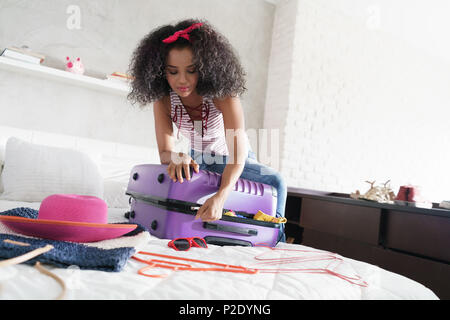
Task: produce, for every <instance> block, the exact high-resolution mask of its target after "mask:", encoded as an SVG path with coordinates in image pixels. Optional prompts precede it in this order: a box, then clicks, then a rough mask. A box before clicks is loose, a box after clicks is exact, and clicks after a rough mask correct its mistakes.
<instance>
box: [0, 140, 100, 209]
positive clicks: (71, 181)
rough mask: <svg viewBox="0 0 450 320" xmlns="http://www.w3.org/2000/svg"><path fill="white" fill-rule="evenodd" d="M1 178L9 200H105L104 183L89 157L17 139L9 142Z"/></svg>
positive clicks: (65, 149) (72, 151) (4, 194)
mask: <svg viewBox="0 0 450 320" xmlns="http://www.w3.org/2000/svg"><path fill="white" fill-rule="evenodd" d="M1 178H2V182H3V188H4V191H3V194H2V195H1V196H0V199H5V200H16V201H27V202H39V201H42V200H43V199H44V198H45V197H47V196H49V195H51V194H55V193H72V194H80V195H91V196H96V197H99V198H103V179H102V177H101V175H100V172H99V169H98V167H97V165H96V164H95V163H94V162H93V161H92V159H90V158H89V156H88V155H87V154H85V153H82V152H80V151H77V150H73V149H68V148H58V147H50V146H43V145H37V144H33V143H29V142H26V141H23V140H20V139H18V138H15V137H11V138H9V139H8V141H7V142H6V148H5V163H4V168H3V172H2V176H1Z"/></svg>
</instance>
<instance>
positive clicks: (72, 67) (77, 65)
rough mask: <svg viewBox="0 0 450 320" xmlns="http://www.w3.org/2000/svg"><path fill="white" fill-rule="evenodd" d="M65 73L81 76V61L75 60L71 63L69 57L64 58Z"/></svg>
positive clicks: (82, 66)
mask: <svg viewBox="0 0 450 320" xmlns="http://www.w3.org/2000/svg"><path fill="white" fill-rule="evenodd" d="M66 71H69V72H72V73H76V74H83V73H84V65H83V63H82V62H81V59H80V58H77V59H76V60H75V61H72V60H70V58H69V57H66Z"/></svg>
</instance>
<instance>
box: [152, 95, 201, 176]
mask: <svg viewBox="0 0 450 320" xmlns="http://www.w3.org/2000/svg"><path fill="white" fill-rule="evenodd" d="M169 106H170V102H169V101H168V100H167V98H162V99H161V100H158V101H155V103H154V104H153V115H154V118H155V132H156V141H157V143H158V152H159V159H160V161H161V164H168V167H167V172H168V174H169V176H170V178H171V179H172V180H173V181H174V182H176V181H177V179H178V180H180V182H181V183H182V182H183V177H182V171H184V173H185V176H186V178H187V179H188V180H190V178H191V177H190V170H189V166H192V167H193V168H194V170H195V171H196V172H198V171H199V165H198V164H197V163H196V162H195V161H194V160H193V159H192V158H191V156H190V155H187V154H183V153H177V152H173V151H172V150H173V148H174V144H175V143H174V139H175V138H174V137H173V126H172V119H171V117H170V107H169Z"/></svg>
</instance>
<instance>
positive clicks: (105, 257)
mask: <svg viewBox="0 0 450 320" xmlns="http://www.w3.org/2000/svg"><path fill="white" fill-rule="evenodd" d="M0 215H8V216H18V217H24V218H31V219H36V218H37V215H38V210H35V209H31V208H23V207H21V208H15V209H11V210H7V211H4V212H0ZM141 232H147V231H145V229H144V228H143V227H142V226H140V225H138V227H137V228H136V229H135V230H133V231H131V232H129V233H127V234H126V235H124V236H123V237H129V236H135V235H138V234H139V233H141ZM5 239H10V240H14V241H19V242H25V243H28V244H30V245H29V246H20V245H16V244H13V243H10V242H5V241H3V240H5ZM47 244H50V245H52V246H53V247H54V248H53V249H52V250H50V251H48V252H46V253H44V254H41V255H39V256H37V257H35V258H33V259H31V260H28V261H26V262H24V263H26V264H30V265H34V264H35V263H36V262H37V261H39V262H41V263H45V264H50V265H54V266H56V267H60V268H67V267H69V266H74V265H75V266H78V267H79V268H80V269H91V270H101V271H109V272H119V271H121V270H122V268H123V267H124V266H125V264H126V262H127V260H128V259H129V258H130V257H131V256H132V255H133V254H134V253H135V248H134V247H120V248H114V249H103V248H97V247H93V246H87V245H84V244H81V243H75V242H68V241H58V240H49V239H40V238H28V237H22V236H19V235H13V234H4V233H0V259H9V258H14V257H17V256H20V255H22V254H25V253H27V252H30V251H32V250H34V249H37V248H39V247H43V246H45V245H47Z"/></svg>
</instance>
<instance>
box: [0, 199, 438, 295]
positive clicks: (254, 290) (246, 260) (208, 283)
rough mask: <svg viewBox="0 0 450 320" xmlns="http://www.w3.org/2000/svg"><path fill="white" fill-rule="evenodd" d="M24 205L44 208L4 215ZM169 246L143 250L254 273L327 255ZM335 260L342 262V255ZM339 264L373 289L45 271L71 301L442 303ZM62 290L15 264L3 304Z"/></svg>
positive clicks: (390, 276) (271, 276)
mask: <svg viewBox="0 0 450 320" xmlns="http://www.w3.org/2000/svg"><path fill="white" fill-rule="evenodd" d="M20 206H24V207H31V208H35V209H38V208H39V203H24V202H12V201H0V211H5V210H8V209H11V208H15V207H20ZM125 211H126V209H112V208H111V209H110V210H109V220H110V222H119V221H125V219H124V217H123V213H124V212H125ZM168 241H169V240H164V239H157V238H155V237H151V238H150V240H149V241H148V243H145V244H143V246H142V247H141V248H140V250H142V251H147V252H154V253H161V254H167V255H172V256H178V257H186V258H190V259H199V260H207V261H213V262H218V263H226V264H232V265H241V266H246V267H251V266H253V267H255V266H256V263H257V262H258V261H257V260H256V259H255V257H256V256H258V255H261V254H263V253H266V252H267V254H265V255H264V256H262V257H264V258H283V257H285V258H286V257H311V256H314V255H317V254H322V253H323V251H319V250H316V249H313V248H310V247H305V246H301V245H294V244H285V243H280V244H279V245H278V246H277V248H280V249H294V250H306V251H307V252H294V251H292V252H289V251H270V249H268V248H257V247H251V248H249V247H230V246H227V247H220V246H214V245H210V246H209V248H208V249H201V248H193V249H191V250H189V251H187V252H177V251H175V250H173V249H170V248H168V246H167V243H168ZM319 252H320V253H319ZM139 256H140V257H144V258H147V259H149V258H151V257H149V256H143V255H139ZM334 256H336V257H341V256H338V255H336V254H334ZM155 258H156V257H155ZM341 258H342V262H341V263H340V264H338V263H337V262H333V263H332V264H331V266H330V267H329V269H330V270H333V271H335V272H338V273H339V274H343V275H346V276H349V277H353V276H359V277H361V279H362V281H365V282H366V283H367V284H368V285H367V286H366V287H362V286H358V285H356V284H352V283H350V282H348V281H345V280H344V279H341V278H339V277H336V276H333V275H331V274H323V273H322V274H311V273H303V272H298V271H297V272H292V273H257V274H238V273H225V272H215V271H207V272H206V271H197V272H194V271H174V270H168V269H161V268H159V269H152V270H149V271H148V272H149V273H150V274H158V273H159V274H167V276H166V277H164V278H149V277H145V276H142V275H139V274H138V273H137V272H138V270H139V269H140V268H142V267H144V266H145V264H143V263H141V262H139V261H136V260H134V259H130V260H129V261H128V263H127V265H126V266H125V268H124V270H123V271H122V272H120V273H114V272H102V271H92V270H80V269H78V268H77V267H76V266H74V267H73V268H72V267H70V268H68V269H61V268H54V267H52V266H46V267H47V268H48V269H49V270H51V271H52V272H54V273H55V274H56V275H58V276H59V277H60V278H62V279H63V280H64V281H65V283H66V287H67V293H66V296H65V298H66V299H196V300H204V299H219V300H225V299H226V300H240V299H255V300H267V299H269V300H272V299H273V300H275V299H438V298H437V296H436V295H435V294H434V293H433V292H432V291H431V290H429V289H428V288H426V287H425V286H423V285H421V284H420V283H418V282H416V281H413V280H411V279H408V278H406V277H403V276H401V275H398V274H395V273H392V272H388V271H386V270H383V269H381V268H379V267H377V266H374V265H371V264H368V263H364V262H360V261H356V260H352V259H348V258H345V257H341ZM178 262H181V263H183V261H178ZM186 263H188V262H186ZM329 264H330V261H310V262H301V263H299V262H297V263H295V264H282V265H272V266H264V268H296V269H298V268H304V269H306V268H308V269H317V268H326V267H327V265H329ZM192 265H193V266H198V265H197V264H192ZM359 283H362V282H361V281H360V282H359ZM60 291H61V287H60V286H59V285H58V283H57V282H55V280H53V279H52V278H50V277H48V276H46V275H43V274H41V273H40V272H39V271H38V270H37V269H36V268H34V267H32V266H29V265H15V266H10V267H4V268H0V299H53V298H55V297H56V296H58V294H59V293H60Z"/></svg>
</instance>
